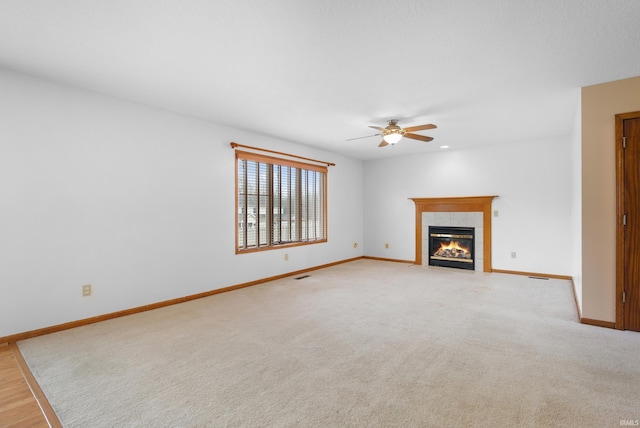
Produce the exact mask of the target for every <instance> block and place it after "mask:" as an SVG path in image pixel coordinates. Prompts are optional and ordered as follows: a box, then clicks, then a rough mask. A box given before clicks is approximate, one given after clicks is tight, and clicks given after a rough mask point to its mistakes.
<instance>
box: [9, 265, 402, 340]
mask: <svg viewBox="0 0 640 428" xmlns="http://www.w3.org/2000/svg"><path fill="white" fill-rule="evenodd" d="M360 259H362V257H354V258H352V259H346V260H340V261H337V262H332V263H327V264H324V265H320V266H314V267H311V268H307V269H301V270H297V271H294V272H288V273H285V274H282V275H276V276H271V277H268V278H262V279H258V280H255V281H250V282H245V283H242V284H236V285H232V286H229V287H224V288H218V289H215V290H210V291H205V292H203V293H198V294H192V295H189V296H184V297H178V298H176V299H171V300H165V301H162V302H157V303H151V304H149V305H144V306H138V307H135V308H131V309H124V310H122V311H117V312H111V313H108V314H104V315H98V316H95V317H91V318H84V319H81V320H77V321H71V322H67V323H64V324H58V325H53V326H50V327H44V328H40V329H37V330H31V331H26V332H23V333H17V334H12V335H9V336H4V337H0V343H3V342H9V343H14V342H17V341H19V340H24V339H30V338H32V337H37V336H43V335H45V334H51V333H56V332H58V331H63V330H68V329H71V328H75V327H81V326H84V325H89V324H95V323H97V322H101V321H106V320H110V319H114V318H120V317H124V316H127V315H133V314H137V313H140V312H146V311H150V310H153V309H159V308H163V307H165V306H171V305H176V304H178V303H184V302H188V301H190V300H196V299H201V298H203V297H209V296H213V295H215V294H220V293H226V292H228V291H233V290H238V289H240V288H245V287H251V286H252V285H258V284H263V283H265V282H269V281H275V280H277V279H282V278H287V277H289V276H294V275H300V274H301V273H306V272H311V271H314V270H318V269H324V268H328V267H331V266H335V265H339V264H343V263H349V262H353V261H355V260H360ZM411 263H413V262H411Z"/></svg>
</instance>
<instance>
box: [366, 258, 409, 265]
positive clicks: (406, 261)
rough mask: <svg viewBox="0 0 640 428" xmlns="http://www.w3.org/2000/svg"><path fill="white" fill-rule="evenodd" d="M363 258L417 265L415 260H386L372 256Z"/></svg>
mask: <svg viewBox="0 0 640 428" xmlns="http://www.w3.org/2000/svg"><path fill="white" fill-rule="evenodd" d="M361 258H363V259H367V260H377V261H380V262H395V263H408V264H410V265H415V264H416V261H415V260H400V259H387V258H384V257H372V256H362V257H361Z"/></svg>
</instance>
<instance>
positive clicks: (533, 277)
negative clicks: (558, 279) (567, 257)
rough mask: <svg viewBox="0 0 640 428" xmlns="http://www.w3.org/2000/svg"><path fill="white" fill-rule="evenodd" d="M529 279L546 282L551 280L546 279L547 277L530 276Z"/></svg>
mask: <svg viewBox="0 0 640 428" xmlns="http://www.w3.org/2000/svg"><path fill="white" fill-rule="evenodd" d="M529 278H531V279H543V280H545V281H548V280H549V278H545V277H542V276H530V277H529Z"/></svg>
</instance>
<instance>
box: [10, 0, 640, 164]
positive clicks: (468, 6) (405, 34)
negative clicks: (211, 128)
mask: <svg viewBox="0 0 640 428" xmlns="http://www.w3.org/2000/svg"><path fill="white" fill-rule="evenodd" d="M0 67H3V68H6V69H10V70H15V71H19V72H24V73H28V74H31V75H35V76H38V77H42V78H45V79H50V80H54V81H58V82H62V83H66V84H70V85H73V86H77V87H81V88H85V89H89V90H92V91H96V92H100V93H104V94H109V95H113V96H116V97H120V98H124V99H128V100H132V101H136V102H140V103H144V104H147V105H152V106H156V107H160V108H163V109H167V110H171V111H175V112H179V113H183V114H187V115H191V116H195V117H199V118H204V119H207V120H211V121H213V122H216V123H221V124H225V125H231V126H234V127H237V128H241V129H246V130H251V131H255V132H258V133H261V134H265V135H271V136H276V137H279V138H283V139H286V140H290V141H294V142H297V143H301V144H306V145H312V146H318V147H322V148H323V149H327V150H332V151H337V152H341V153H344V154H346V155H349V156H353V157H357V158H360V159H373V158H379V157H388V156H395V155H400V154H411V153H417V152H426V151H433V150H440V149H439V147H440V145H449V146H451V149H456V148H464V147H470V146H473V145H480V144H495V143H505V142H511V141H520V140H528V139H534V138H544V137H550V136H557V135H567V134H570V133H571V132H572V129H573V123H574V118H575V114H576V108H577V103H578V99H579V98H578V96H579V88H580V87H582V86H587V85H592V84H597V83H603V82H608V81H612V80H618V79H623V78H628V77H634V76H638V75H640V1H638V0H562V1H558V0H517V1H516V0H485V1H473V0H466V1H464V0H459V1H452V0H262V1H261V0H224V1H223V0H182V1H179V0H173V1H170V0H111V1H103V0H0ZM638 95H639V96H640V94H638ZM392 118H396V119H399V120H400V125H401V126H413V125H420V124H424V123H435V124H436V125H437V126H438V129H435V130H431V131H422V132H420V133H421V134H425V135H430V136H432V137H434V138H435V140H434V141H432V142H430V143H424V142H420V141H415V140H407V139H404V140H403V141H402V142H401V143H399V144H398V145H397V146H396V147H394V148H391V147H386V148H378V147H377V146H378V143H379V142H380V139H379V137H372V138H364V139H359V140H355V141H345V140H346V139H349V138H354V137H360V136H365V135H371V134H373V133H375V131H372V130H371V129H369V128H367V126H368V125H378V126H384V125H386V121H387V120H388V119H392ZM239 142H240V141H239ZM241 143H244V144H250V143H251V142H250V141H242V142H241Z"/></svg>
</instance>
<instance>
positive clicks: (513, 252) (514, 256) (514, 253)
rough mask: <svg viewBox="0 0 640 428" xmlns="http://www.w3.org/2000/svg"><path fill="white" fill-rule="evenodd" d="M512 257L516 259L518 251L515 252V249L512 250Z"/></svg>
mask: <svg viewBox="0 0 640 428" xmlns="http://www.w3.org/2000/svg"><path fill="white" fill-rule="evenodd" d="M511 258H512V259H515V258H516V252H515V251H512V252H511Z"/></svg>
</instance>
